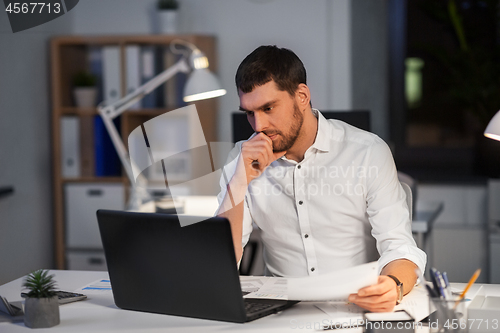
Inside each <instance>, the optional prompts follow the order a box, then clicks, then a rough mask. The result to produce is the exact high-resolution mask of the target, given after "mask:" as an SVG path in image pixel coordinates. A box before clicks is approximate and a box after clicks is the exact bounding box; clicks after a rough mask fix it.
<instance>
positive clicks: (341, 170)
mask: <svg viewBox="0 0 500 333" xmlns="http://www.w3.org/2000/svg"><path fill="white" fill-rule="evenodd" d="M313 112H314V114H315V115H316V117H317V118H318V132H317V135H316V139H315V142H314V144H313V145H312V146H311V147H309V149H307V151H306V152H305V155H304V159H303V160H302V161H300V162H299V163H297V162H296V161H293V160H289V159H287V158H286V157H282V158H280V159H278V160H276V161H274V162H273V163H271V165H269V167H267V168H266V170H265V171H264V173H263V174H262V175H260V176H259V177H258V178H255V179H254V180H253V181H252V182H251V183H250V185H249V187H248V190H247V193H246V195H245V203H244V217H243V246H244V245H245V244H246V243H247V242H248V239H249V237H250V233H251V232H252V229H253V228H252V222H254V223H255V224H256V225H257V226H258V227H259V228H260V229H261V235H262V241H263V243H264V261H265V263H266V267H267V270H268V272H269V273H271V274H273V275H275V276H287V277H297V276H305V275H318V274H322V273H327V272H331V271H334V270H338V269H342V268H348V267H352V266H355V265H360V264H363V263H366V262H369V261H372V260H376V259H377V258H378V255H379V254H380V258H379V259H378V261H379V269H380V270H381V269H382V268H383V267H384V266H385V265H387V264H388V263H389V262H391V261H393V260H396V259H402V258H405V259H408V260H410V261H412V262H413V263H415V264H416V265H417V266H418V267H419V268H420V270H421V271H422V272H423V271H424V268H425V263H426V254H425V253H424V252H423V251H422V250H420V249H419V248H418V247H417V246H416V244H415V241H414V239H413V237H412V233H411V219H410V216H409V210H408V206H407V204H406V195H405V192H404V190H403V188H402V187H401V184H400V183H399V181H398V178H397V172H396V167H395V165H394V160H393V158H392V154H391V152H390V150H389V148H388V146H387V145H386V143H385V142H384V141H383V140H382V139H380V138H379V137H378V136H376V135H375V134H372V133H369V132H366V131H363V130H360V129H358V128H356V127H353V126H350V125H348V124H346V123H344V122H342V121H339V120H326V119H325V118H324V116H323V115H322V114H321V113H320V112H319V111H317V110H315V109H313ZM242 142H243V141H240V142H238V143H237V144H236V147H235V148H234V149H233V152H232V156H238V154H239V153H240V151H241V144H242ZM230 156H231V154H230ZM237 160H238V159H237V158H236V159H233V160H232V161H231V162H230V163H228V164H227V165H226V166H225V167H224V173H225V174H226V177H227V178H226V179H231V177H232V175H233V174H234V172H235V167H236V163H237ZM224 178H225V177H222V178H221V183H220V185H221V192H220V193H219V195H218V200H219V203H220V202H222V199H223V198H224V196H225V194H226V182H225V181H224ZM374 241H376V250H375V246H374V245H375V244H374V243H375V242H374ZM376 251H378V253H376Z"/></svg>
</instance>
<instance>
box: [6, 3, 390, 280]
mask: <svg viewBox="0 0 500 333" xmlns="http://www.w3.org/2000/svg"><path fill="white" fill-rule="evenodd" d="M155 3H156V0H141V1H137V0H85V1H83V0H82V1H80V2H79V3H78V5H77V6H76V7H75V8H74V9H73V10H72V11H70V12H69V13H68V14H66V15H64V16H62V17H60V18H58V19H56V20H55V21H52V22H49V23H46V24H44V25H42V26H39V27H37V28H33V29H30V30H28V31H26V32H20V33H17V34H13V33H12V32H11V30H10V27H9V26H8V21H7V17H6V14H5V12H4V11H1V13H0V110H1V111H0V161H1V164H0V185H4V184H5V185H13V186H15V188H16V192H15V194H14V195H13V196H10V197H6V198H2V199H0V253H2V255H1V256H0V267H8V268H9V269H7V270H6V269H2V270H0V283H3V282H6V281H8V280H10V279H13V278H16V277H19V276H21V275H23V274H25V273H28V272H29V271H30V270H33V269H36V268H40V267H52V264H53V261H52V260H53V258H52V244H51V240H52V218H51V217H52V216H51V212H52V199H51V196H52V192H51V165H50V154H51V150H50V89H49V86H50V78H49V72H48V69H49V66H48V65H49V62H48V40H49V38H50V37H51V36H53V35H57V34H94V35H95V34H149V33H151V32H153V31H154V29H155V24H156V22H155V19H154V13H155V8H154V7H155ZM370 3H371V2H370ZM371 6H372V5H369V4H368V3H364V2H362V1H361V0H335V1H332V0H315V1H303V0H210V1H206V0H205V1H203V0H181V8H180V13H179V16H180V17H179V19H180V22H181V24H180V27H179V32H180V33H204V34H213V35H216V36H217V37H218V54H219V73H218V74H219V76H220V79H221V83H222V85H223V86H224V87H225V88H226V89H227V90H228V94H227V95H226V96H224V97H221V98H220V112H219V120H218V123H219V129H218V133H219V140H221V141H230V140H231V134H230V133H231V124H230V117H229V115H230V113H231V112H232V111H234V110H237V108H238V106H239V101H238V98H237V95H236V91H235V88H234V74H235V71H236V68H237V66H238V64H239V63H240V61H241V60H242V59H243V58H244V57H245V56H246V55H247V54H248V53H250V52H251V51H252V50H253V49H254V48H255V47H257V46H259V45H261V44H277V45H278V46H282V47H288V48H291V49H292V50H294V51H295V52H296V53H297V54H298V56H299V57H300V58H301V59H302V60H303V62H304V64H305V66H306V68H307V71H308V78H309V79H308V84H309V86H310V88H311V91H312V101H313V106H315V107H317V108H319V109H324V110H334V109H337V110H339V109H342V110H345V109H350V108H351V107H356V108H357V107H362V108H366V109H370V110H373V111H374V112H375V111H376V112H383V111H384V110H382V108H383V107H382V106H381V105H382V104H383V103H381V102H380V97H381V96H383V95H384V94H383V93H378V92H373V94H367V91H368V88H370V89H371V88H373V89H383V88H384V82H383V80H382V81H381V80H380V77H379V75H380V73H381V72H382V71H383V67H382V68H379V67H377V66H376V63H377V62H378V61H379V60H380V59H381V57H382V56H383V53H376V52H375V51H374V50H375V49H376V48H377V47H385V46H383V45H384V44H383V43H380V44H379V43H377V42H376V40H373V41H370V42H369V43H368V44H367V46H366V47H365V48H363V47H362V46H363V40H364V35H365V34H366V35H367V36H370V38H372V39H373V38H375V39H376V38H379V37H380V36H381V34H382V33H383V29H377V30H373V31H372V29H373V27H374V24H375V25H377V24H380V20H382V18H378V19H376V18H373V15H374V14H376V15H382V14H383V8H382V7H380V6H375V7H373V8H372V7H371ZM372 10H373V12H371V11H372ZM353 11H354V12H353ZM358 11H360V12H359V13H358ZM364 18H367V19H368V18H371V20H372V21H367V22H366V24H364V25H361V26H359V27H358V25H360V24H361V23H363V22H364ZM351 35H352V36H355V37H356V39H357V41H356V44H352V42H351V40H352V39H351ZM358 39H359V40H358ZM351 44H352V45H351ZM356 45H357V46H356ZM6 46H8V47H6ZM367 50H368V51H369V52H368V51H367ZM367 52H368V53H367ZM374 52H375V53H376V54H377V57H373V56H372V55H373V54H374ZM365 56H371V58H370V61H371V62H370V64H369V65H368V66H360V67H358V64H359V63H361V64H362V63H363V62H364V61H365V60H366V59H365ZM373 64H375V65H373ZM374 68H375V69H377V70H373V69H374ZM358 69H359V70H358ZM367 77H368V78H371V79H370V84H369V85H367V86H365V87H362V86H360V83H359V82H358V80H359V79H365V78H367ZM377 77H378V80H373V78H377ZM374 82H375V83H374ZM360 87H362V89H360ZM358 89H359V91H358ZM373 103H375V104H376V107H375V106H372V104H373ZM376 118H377V119H379V118H378V116H377V117H376ZM380 119H381V120H380V122H383V121H384V120H383V119H384V118H383V117H382V118H380ZM373 130H374V131H375V132H376V133H378V134H379V135H381V136H382V137H384V132H383V130H381V127H380V123H379V122H374V126H373Z"/></svg>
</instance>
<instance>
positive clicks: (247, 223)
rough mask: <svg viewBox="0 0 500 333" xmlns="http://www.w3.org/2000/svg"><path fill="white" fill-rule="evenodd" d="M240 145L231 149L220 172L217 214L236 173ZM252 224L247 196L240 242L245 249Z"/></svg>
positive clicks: (237, 144) (246, 196) (239, 143)
mask: <svg viewBox="0 0 500 333" xmlns="http://www.w3.org/2000/svg"><path fill="white" fill-rule="evenodd" d="M241 143H242V142H241V141H240V142H238V143H236V146H235V147H234V148H233V150H231V152H230V153H229V157H228V159H227V162H226V163H225V165H224V168H223V170H222V176H221V178H220V181H219V185H220V192H219V194H218V195H217V201H218V202H219V208H218V209H217V212H219V209H220V205H221V204H222V200H224V197H225V196H226V193H227V184H228V182H229V181H230V180H231V178H232V177H233V175H234V173H235V172H236V164H237V162H238V158H239V154H240V152H241ZM252 222H253V221H252V216H251V214H250V209H249V204H248V195H245V202H244V203H243V228H242V230H243V231H242V240H241V245H242V247H245V245H246V244H247V243H248V240H249V239H250V234H251V233H252V230H253V227H252Z"/></svg>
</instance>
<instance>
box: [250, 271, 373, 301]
mask: <svg viewBox="0 0 500 333" xmlns="http://www.w3.org/2000/svg"><path fill="white" fill-rule="evenodd" d="M377 281H378V263H377V262H371V263H368V264H364V265H360V266H355V267H352V268H347V269H342V270H338V271H335V272H331V273H327V274H322V275H318V276H307V277H303V278H288V279H286V278H268V279H266V281H264V282H263V285H262V286H261V287H260V288H259V290H257V291H254V292H252V293H250V294H248V295H245V298H272V299H285V300H286V299H289V300H294V301H330V300H342V301H345V300H347V297H348V296H349V295H350V294H354V293H357V292H358V290H359V289H361V288H363V287H367V286H371V285H374V284H376V283H377Z"/></svg>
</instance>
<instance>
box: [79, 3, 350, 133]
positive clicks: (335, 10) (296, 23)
mask: <svg viewBox="0 0 500 333" xmlns="http://www.w3.org/2000/svg"><path fill="white" fill-rule="evenodd" d="M155 3H156V2H155V1H153V0H146V1H140V2H139V1H135V0H86V1H81V2H80V3H79V5H78V7H77V8H75V10H74V11H72V13H71V12H70V15H72V16H73V19H72V22H73V27H72V30H71V31H72V33H74V34H117V33H151V32H152V31H154V25H155V24H154V23H155V22H154V21H155V20H154V15H153V14H154V4H155ZM180 3H181V6H180V11H179V20H180V26H179V32H180V33H200V34H213V35H216V36H217V38H218V54H219V73H218V75H219V77H220V79H221V83H222V85H223V86H224V87H225V88H226V89H227V90H228V94H227V95H226V96H223V97H221V98H220V112H219V121H218V124H219V129H218V133H219V140H221V141H231V123H230V114H231V112H233V111H235V110H237V109H238V107H239V100H238V97H237V94H236V89H235V88H234V74H235V72H236V69H237V67H238V65H239V63H240V62H241V60H243V58H244V57H245V56H246V55H247V54H248V53H250V52H251V51H252V50H254V49H255V48H256V47H257V46H259V45H262V44H277V45H278V46H281V47H287V48H290V49H292V50H293V51H294V52H296V53H297V55H298V56H299V57H300V58H301V59H302V61H303V62H304V65H305V67H306V69H307V71H308V85H309V86H310V88H311V91H312V101H313V106H314V107H317V108H319V109H330V110H331V109H344V110H345V109H349V108H350V106H351V105H352V102H351V94H350V82H351V80H350V75H351V69H350V68H351V66H350V35H349V31H350V0H335V1H329V0H316V1H312V2H311V1H302V0H237V1H235V0H211V1H200V0H182V1H181V2H180ZM118 4H119V5H118ZM125 8H126V10H125ZM97 9H99V10H97Z"/></svg>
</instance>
